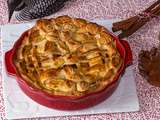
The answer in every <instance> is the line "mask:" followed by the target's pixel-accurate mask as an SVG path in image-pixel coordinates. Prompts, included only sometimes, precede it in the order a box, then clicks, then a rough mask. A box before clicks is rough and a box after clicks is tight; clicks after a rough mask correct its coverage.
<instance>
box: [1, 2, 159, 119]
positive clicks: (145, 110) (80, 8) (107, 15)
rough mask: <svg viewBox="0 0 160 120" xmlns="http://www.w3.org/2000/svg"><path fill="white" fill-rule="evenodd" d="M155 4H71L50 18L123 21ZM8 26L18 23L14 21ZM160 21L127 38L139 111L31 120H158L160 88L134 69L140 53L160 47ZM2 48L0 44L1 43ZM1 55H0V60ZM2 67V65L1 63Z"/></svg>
mask: <svg viewBox="0 0 160 120" xmlns="http://www.w3.org/2000/svg"><path fill="white" fill-rule="evenodd" d="M6 1H7V0H0V24H6V23H7V22H8V12H7V10H8V9H7V3H6ZM155 1H156V0H70V1H69V2H67V3H66V5H65V7H64V8H63V9H61V10H60V11H59V12H57V13H56V14H54V15H52V16H59V15H69V16H73V17H81V18H85V19H88V20H93V19H112V18H121V19H125V18H128V17H130V16H133V15H135V14H137V13H139V12H141V11H142V10H144V9H145V8H147V7H148V6H149V5H151V4H152V3H153V2H155ZM11 23H19V22H18V21H16V20H15V19H14V18H13V19H12V20H11ZM159 33H160V18H155V19H153V20H152V21H150V22H148V23H147V24H146V25H145V26H143V27H142V28H141V29H140V30H138V31H137V32H136V33H135V34H133V35H132V36H130V37H129V38H128V41H129V43H130V45H131V48H132V51H133V57H134V62H133V65H134V72H135V80H136V86H137V94H138V98H139V103H140V111H138V112H129V113H113V114H107V113H106V114H98V115H83V116H66V117H54V118H33V119H34V120H39V119H40V120H42V119H43V120H44V119H46V120H53V119H55V120H109V119H110V120H112V119H115V120H119V119H123V120H124V119H126V120H160V88H158V87H154V86H151V85H149V84H148V83H147V82H146V80H145V79H143V78H142V77H141V76H140V75H139V73H138V69H137V59H138V53H139V51H140V50H141V49H145V50H146V49H147V50H149V49H150V48H151V47H153V46H158V44H160V43H159V42H160V41H159V40H158V36H159ZM1 44H2V43H1ZM1 55H2V53H0V56H1ZM1 65H2V63H1ZM2 89H3V88H2V80H0V119H2V120H3V119H5V113H4V100H3V96H2Z"/></svg>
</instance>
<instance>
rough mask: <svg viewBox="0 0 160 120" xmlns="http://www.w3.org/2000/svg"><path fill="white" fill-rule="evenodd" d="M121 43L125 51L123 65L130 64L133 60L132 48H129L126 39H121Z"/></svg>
mask: <svg viewBox="0 0 160 120" xmlns="http://www.w3.org/2000/svg"><path fill="white" fill-rule="evenodd" d="M121 43H122V44H123V46H124V48H125V51H126V56H125V65H126V66H128V65H130V64H132V60H133V56H132V50H131V48H130V45H129V43H128V42H127V41H126V40H121Z"/></svg>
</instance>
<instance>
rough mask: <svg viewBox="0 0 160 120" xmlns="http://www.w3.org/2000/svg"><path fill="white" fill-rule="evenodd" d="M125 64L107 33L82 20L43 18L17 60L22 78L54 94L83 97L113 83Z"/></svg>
mask: <svg viewBox="0 0 160 120" xmlns="http://www.w3.org/2000/svg"><path fill="white" fill-rule="evenodd" d="M122 63H123V60H122V57H121V56H120V53H119V51H118V49H117V47H116V43H115V40H114V38H113V37H112V36H111V35H110V33H109V32H108V30H107V29H106V28H104V27H102V26H100V25H97V24H96V23H92V22H89V21H86V20H84V19H80V18H70V17H69V16H60V17H57V18H51V19H40V20H38V21H37V22H36V24H35V25H34V26H33V27H32V28H31V29H29V30H28V35H27V36H25V37H24V39H23V41H22V43H21V45H20V46H19V49H18V50H17V52H16V56H15V58H14V64H15V65H16V68H17V70H18V73H19V74H20V75H21V77H22V78H23V79H25V80H26V81H27V82H29V83H31V84H32V85H34V86H35V87H37V88H40V89H42V90H44V91H46V92H48V93H51V94H53V95H64V96H82V95H85V94H88V93H93V92H97V91H100V90H102V89H104V88H105V87H106V86H107V85H108V84H110V83H111V82H113V80H114V77H115V76H116V74H117V71H118V70H119V69H120V67H121V65H122Z"/></svg>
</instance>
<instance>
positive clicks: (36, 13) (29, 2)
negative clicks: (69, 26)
mask: <svg viewBox="0 0 160 120" xmlns="http://www.w3.org/2000/svg"><path fill="white" fill-rule="evenodd" d="M66 1H68V0H7V4H8V13H9V21H10V19H11V17H12V14H13V12H14V11H19V12H18V13H17V14H16V19H17V20H19V21H22V20H25V21H28V20H32V19H36V18H41V17H44V16H48V15H51V14H53V13H55V12H57V11H59V10H60V9H61V8H62V7H63V6H64V4H65V2H66Z"/></svg>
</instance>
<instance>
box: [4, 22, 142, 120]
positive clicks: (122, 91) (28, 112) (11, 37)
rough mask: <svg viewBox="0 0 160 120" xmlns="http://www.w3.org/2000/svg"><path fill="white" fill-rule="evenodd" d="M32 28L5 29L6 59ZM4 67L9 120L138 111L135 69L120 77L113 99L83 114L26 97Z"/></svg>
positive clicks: (12, 27) (22, 26)
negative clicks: (18, 39) (25, 33)
mask: <svg viewBox="0 0 160 120" xmlns="http://www.w3.org/2000/svg"><path fill="white" fill-rule="evenodd" d="M115 21H116V20H96V21H95V22H97V23H98V24H101V25H103V26H106V27H107V28H111V25H112V22H115ZM32 25H33V23H25V24H24V23H23V24H16V25H11V24H10V25H5V26H2V50H3V56H4V54H5V52H6V51H8V50H10V49H11V48H12V46H13V44H14V42H15V41H16V39H17V38H18V37H19V36H20V34H21V33H23V32H24V31H25V30H26V29H28V28H30V27H31V26H32ZM3 58H4V57H3ZM3 60H4V59H3ZM2 62H4V61H2ZM2 65H3V66H2V73H3V94H4V100H5V101H4V103H5V113H6V117H7V118H8V119H20V118H32V117H49V116H66V115H84V114H85V115H86V114H98V113H114V112H131V111H138V110H139V103H138V97H137V94H136V86H135V81H134V76H133V71H132V68H133V67H132V66H130V67H128V68H127V69H126V72H125V74H124V75H123V76H122V77H121V81H120V84H119V86H118V88H117V89H116V91H115V92H114V93H113V94H112V96H110V97H109V98H108V99H106V100H105V101H104V102H102V103H100V104H98V105H96V106H94V107H91V108H88V109H84V110H76V111H60V110H55V109H50V108H47V107H44V106H42V105H39V104H38V103H36V102H34V101H33V100H31V99H30V98H29V97H27V96H26V95H25V94H24V93H23V92H22V91H21V89H20V88H19V86H18V85H17V82H16V80H15V79H16V78H15V77H13V76H8V75H7V74H6V70H5V66H4V64H2Z"/></svg>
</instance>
